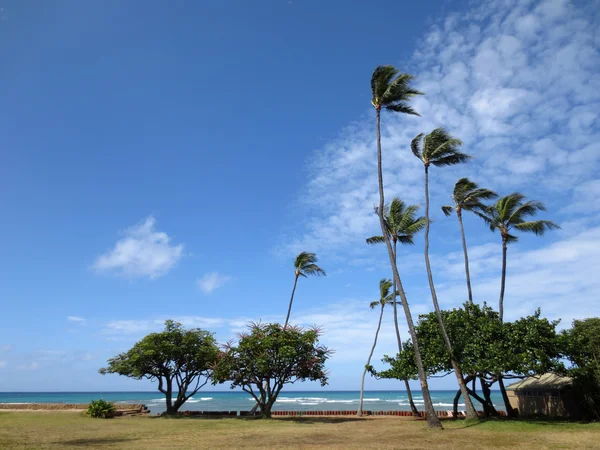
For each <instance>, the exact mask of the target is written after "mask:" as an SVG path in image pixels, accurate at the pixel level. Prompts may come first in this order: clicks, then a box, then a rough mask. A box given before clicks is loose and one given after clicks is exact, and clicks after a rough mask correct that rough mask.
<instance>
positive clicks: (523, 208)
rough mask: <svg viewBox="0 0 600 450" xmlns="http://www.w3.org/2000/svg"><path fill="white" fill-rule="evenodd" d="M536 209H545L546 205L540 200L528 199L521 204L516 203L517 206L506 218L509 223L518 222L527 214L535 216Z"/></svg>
mask: <svg viewBox="0 0 600 450" xmlns="http://www.w3.org/2000/svg"><path fill="white" fill-rule="evenodd" d="M538 211H546V207H545V206H544V204H543V203H542V202H538V201H535V200H530V201H528V202H525V203H523V204H522V205H518V204H517V208H516V209H515V210H514V212H513V213H512V214H511V215H510V217H509V218H508V221H509V222H510V223H519V222H522V221H523V219H524V218H525V217H527V216H529V217H532V216H535V215H536V213H537V212H538Z"/></svg>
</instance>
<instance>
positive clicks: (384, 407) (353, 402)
mask: <svg viewBox="0 0 600 450" xmlns="http://www.w3.org/2000/svg"><path fill="white" fill-rule="evenodd" d="M430 392H431V400H432V401H433V404H434V407H435V408H436V409H437V410H440V411H447V410H451V409H452V402H453V401H454V396H455V395H456V390H432V391H430ZM412 394H413V400H414V402H415V405H416V406H417V408H419V409H420V410H422V409H423V403H424V402H423V397H422V394H421V391H418V390H414V391H412ZM359 396H360V391H358V390H339V391H338V390H326V391H323V390H320V391H308V390H307V391H291V390H288V391H283V392H282V393H281V394H280V395H279V397H278V399H277V401H276V402H275V405H274V406H273V409H274V410H280V411H281V410H293V411H319V410H343V411H349V410H355V409H357V408H358V404H359ZM99 398H102V399H104V400H108V401H112V402H115V403H136V404H137V403H140V404H144V405H146V406H147V407H148V408H149V409H150V411H151V412H152V413H162V412H163V411H165V409H166V408H165V396H164V395H162V394H161V393H160V392H158V391H87V392H86V391H77V392H0V403H7V404H28V403H89V402H90V401H92V400H97V399H99ZM363 401H364V405H363V409H365V410H371V411H408V410H410V404H409V402H408V396H407V394H406V391H404V390H385V391H379V390H370V391H365V393H364V399H363ZM492 401H493V403H494V406H495V407H496V408H497V409H499V410H504V407H503V402H502V397H501V395H500V392H499V391H492ZM474 403H475V407H476V408H477V409H480V407H479V405H478V402H474ZM458 405H459V410H461V411H462V410H464V403H462V402H460V401H459V404H458ZM252 406H254V399H253V398H252V396H251V395H250V394H248V393H246V392H243V391H204V390H202V391H199V392H198V393H197V394H196V395H194V396H193V397H191V398H190V399H189V400H188V401H187V402H186V403H185V404H184V405H183V406H182V407H181V409H180V410H181V411H186V410H190V411H247V410H250V409H251V408H252Z"/></svg>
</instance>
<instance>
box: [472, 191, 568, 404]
mask: <svg viewBox="0 0 600 450" xmlns="http://www.w3.org/2000/svg"><path fill="white" fill-rule="evenodd" d="M524 200H525V196H524V195H523V194H521V193H519V192H513V193H512V194H509V195H506V196H504V197H501V198H499V199H498V200H497V201H496V203H494V205H493V206H490V207H489V208H487V209H485V210H484V211H483V212H477V211H475V214H477V215H478V216H479V217H481V218H482V219H483V220H484V221H485V222H486V223H487V224H488V225H489V227H490V230H491V231H494V232H495V231H496V230H498V231H500V236H501V238H502V276H501V279H500V299H499V301H498V312H499V316H500V320H501V321H502V320H504V286H505V284H506V250H507V247H508V244H510V243H513V242H517V240H518V237H517V236H515V235H514V234H511V232H512V230H517V231H522V232H524V233H534V234H535V235H537V236H541V235H543V234H544V232H545V231H546V230H551V229H553V228H560V227H559V226H558V225H556V224H555V223H554V222H551V221H549V220H531V221H528V220H526V219H527V218H528V217H533V216H535V215H536V214H537V212H538V211H545V210H546V207H545V206H544V204H543V203H542V202H538V201H535V200H529V201H524ZM497 377H498V385H499V386H500V392H501V393H502V399H503V400H504V405H505V406H506V413H507V415H508V416H512V415H513V410H512V407H511V406H510V401H509V399H508V395H507V394H506V389H505V387H504V381H502V375H501V374H498V375H497Z"/></svg>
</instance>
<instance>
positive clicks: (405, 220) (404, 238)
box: [367, 197, 425, 416]
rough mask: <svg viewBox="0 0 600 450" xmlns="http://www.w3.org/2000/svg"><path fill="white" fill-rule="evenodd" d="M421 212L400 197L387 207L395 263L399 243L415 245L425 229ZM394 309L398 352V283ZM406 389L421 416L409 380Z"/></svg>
mask: <svg viewBox="0 0 600 450" xmlns="http://www.w3.org/2000/svg"><path fill="white" fill-rule="evenodd" d="M418 210H419V206H418V205H408V206H407V205H406V204H405V203H404V202H403V201H402V200H400V199H399V198H398V197H395V198H394V199H392V203H391V204H390V205H389V206H386V207H385V213H384V222H385V232H386V234H387V235H388V236H389V239H390V240H391V241H392V250H393V253H394V262H395V263H396V264H397V261H398V250H397V245H398V242H399V243H400V244H408V245H413V244H414V243H415V241H414V236H415V234H416V233H418V232H419V231H421V230H422V229H423V228H424V227H425V217H416V213H417V211H418ZM381 243H385V239H384V237H383V236H373V237H370V238H368V239H367V244H381ZM393 284H394V286H393V291H392V293H393V299H392V302H391V303H392V307H393V311H394V328H395V331H396V341H397V343H398V352H401V351H402V339H401V338H400V327H399V326H398V307H397V302H396V283H393ZM404 387H405V389H406V394H407V396H408V402H409V404H410V409H411V410H412V412H413V414H414V415H415V416H418V415H419V410H418V409H417V407H416V405H415V402H414V401H413V397H412V391H411V389H410V385H409V384H408V380H404Z"/></svg>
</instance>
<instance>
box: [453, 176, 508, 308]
mask: <svg viewBox="0 0 600 450" xmlns="http://www.w3.org/2000/svg"><path fill="white" fill-rule="evenodd" d="M496 197H498V194H496V193H495V192H494V191H490V190H489V189H484V188H480V187H478V186H477V184H476V183H474V182H473V181H471V180H469V179H468V178H461V179H460V180H458V181H457V182H456V184H455V185H454V191H453V193H452V200H453V201H454V205H452V206H442V211H443V212H444V214H446V216H449V215H450V214H452V211H456V217H458V224H459V226H460V235H461V237H462V245H463V253H464V254H465V274H466V275H467V290H468V292H469V303H471V304H473V293H472V292H471V275H470V274H469V254H468V253H467V239H466V238H465V227H464V226H463V220H462V212H463V211H484V210H485V209H486V208H487V206H486V205H484V204H483V203H482V200H490V199H492V198H496Z"/></svg>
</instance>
